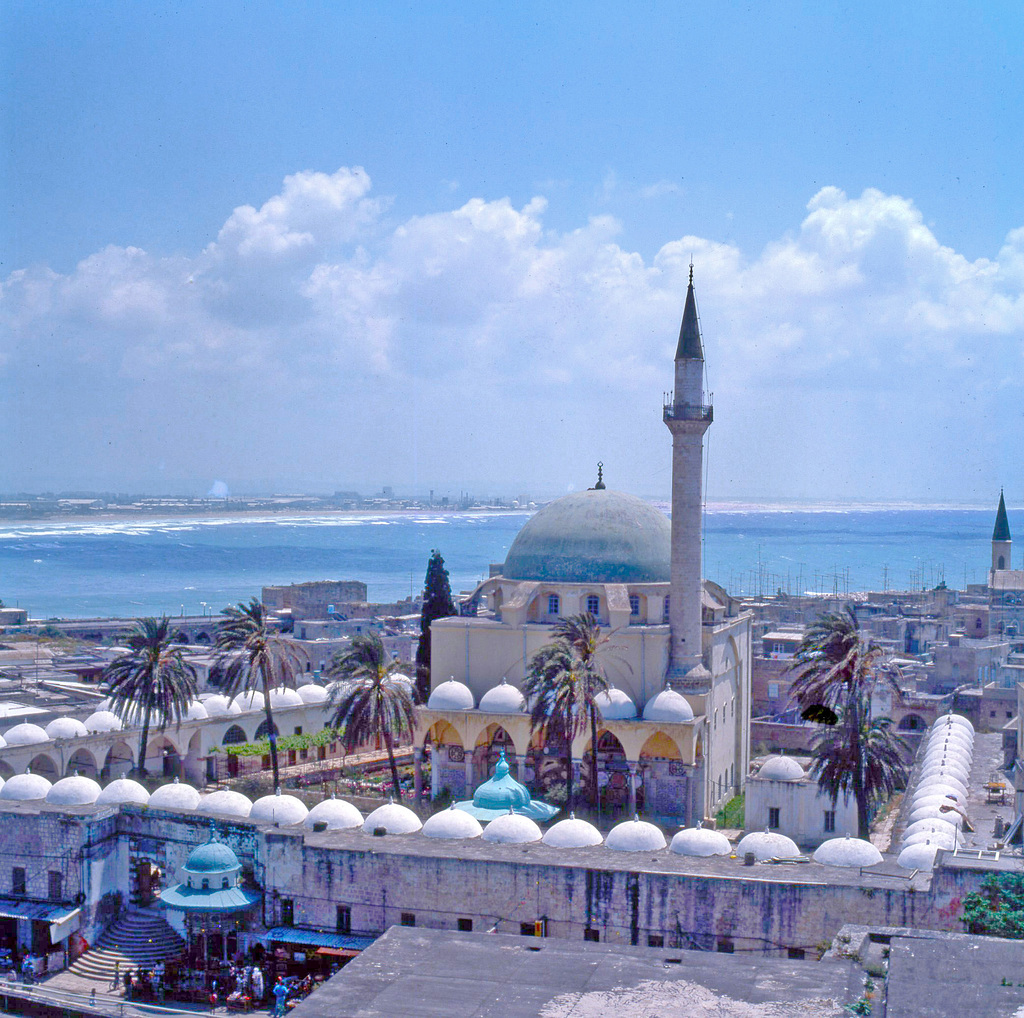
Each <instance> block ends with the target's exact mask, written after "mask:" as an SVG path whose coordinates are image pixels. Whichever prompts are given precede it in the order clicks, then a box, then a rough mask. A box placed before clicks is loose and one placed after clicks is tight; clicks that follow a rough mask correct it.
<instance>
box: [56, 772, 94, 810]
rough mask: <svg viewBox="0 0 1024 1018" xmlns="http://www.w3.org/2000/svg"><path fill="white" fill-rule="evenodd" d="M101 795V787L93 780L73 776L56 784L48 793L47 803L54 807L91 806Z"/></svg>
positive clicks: (77, 775) (78, 775) (81, 776)
mask: <svg viewBox="0 0 1024 1018" xmlns="http://www.w3.org/2000/svg"><path fill="white" fill-rule="evenodd" d="M99 794H100V786H99V784H98V783H97V782H95V781H93V780H92V778H87V777H85V776H84V775H81V774H72V775H71V776H70V777H67V778H61V779H60V781H56V782H54V784H53V785H52V786H51V788H50V790H49V791H48V792H47V793H46V801H47V802H49V803H52V804H53V805H54V806H90V805H92V803H94V802H95V801H96V799H97V798H98V797H99Z"/></svg>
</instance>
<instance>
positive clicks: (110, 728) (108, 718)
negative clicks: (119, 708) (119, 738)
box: [85, 710, 124, 732]
mask: <svg viewBox="0 0 1024 1018" xmlns="http://www.w3.org/2000/svg"><path fill="white" fill-rule="evenodd" d="M123 727H124V725H122V724H121V719H120V718H119V717H118V716H117V715H116V714H114V713H112V712H111V711H109V710H98V711H96V713H95V714H90V715H89V716H88V717H87V718H86V719H85V728H86V731H88V732H119V731H121V729H122V728H123Z"/></svg>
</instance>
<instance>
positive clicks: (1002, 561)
mask: <svg viewBox="0 0 1024 1018" xmlns="http://www.w3.org/2000/svg"><path fill="white" fill-rule="evenodd" d="M1005 568H1006V559H1005V558H1004V557H1003V556H1002V555H1000V556H999V561H998V562H997V563H996V569H1005Z"/></svg>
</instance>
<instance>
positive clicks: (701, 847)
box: [668, 823, 732, 859]
mask: <svg viewBox="0 0 1024 1018" xmlns="http://www.w3.org/2000/svg"><path fill="white" fill-rule="evenodd" d="M668 847H669V851H670V852H675V854H676V855H694V856H699V857H701V858H704V859H706V858H708V857H709V856H712V855H729V854H731V853H732V845H731V844H729V839H728V838H727V837H726V836H725V835H724V834H723V833H722V832H721V831H713V830H711V828H710V827H702V826H701V824H700V823H698V824H697V826H696V827H687V828H684V829H683V830H681V831H680V832H679V833H678V834H677V835H676V836H675V837H674V838H673V839H672V843H671V844H670V845H669V846H668Z"/></svg>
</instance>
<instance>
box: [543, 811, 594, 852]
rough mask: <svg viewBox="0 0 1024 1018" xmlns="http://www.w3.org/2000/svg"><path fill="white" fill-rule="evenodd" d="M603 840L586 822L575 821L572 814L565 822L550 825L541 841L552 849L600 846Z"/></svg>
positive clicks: (592, 826) (591, 825) (560, 821)
mask: <svg viewBox="0 0 1024 1018" xmlns="http://www.w3.org/2000/svg"><path fill="white" fill-rule="evenodd" d="M603 840H604V839H603V838H602V837H601V832H600V831H599V830H598V829H597V828H596V827H595V826H594V825H593V824H588V823H587V821H586V820H577V819H576V816H575V815H574V814H572V813H570V814H569V816H568V818H567V819H565V820H559V821H558V823H557V824H552V825H551V826H550V827H549V828H548V829H547V830H546V831H545V832H544V837H543V838H541V841H543V842H544V844H545V845H550V846H551V847H552V848H589V847H590V846H591V845H600V844H601V842H602V841H603Z"/></svg>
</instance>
